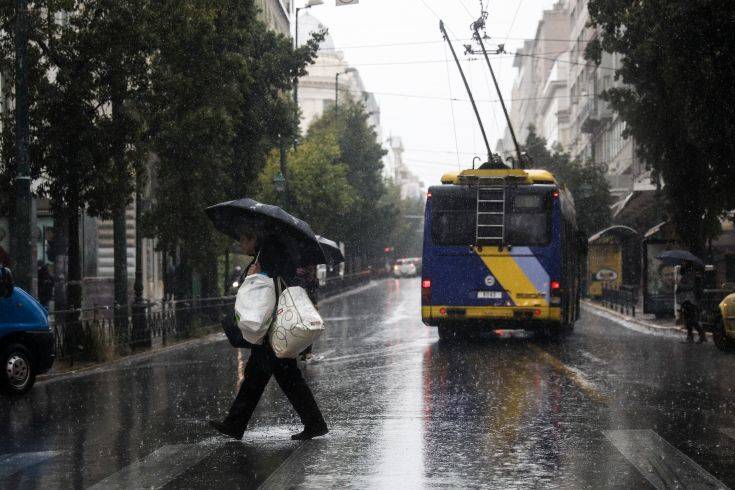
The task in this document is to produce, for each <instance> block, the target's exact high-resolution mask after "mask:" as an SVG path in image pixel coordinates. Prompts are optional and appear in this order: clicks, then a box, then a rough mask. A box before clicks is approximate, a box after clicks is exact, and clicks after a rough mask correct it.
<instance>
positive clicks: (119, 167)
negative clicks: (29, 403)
mask: <svg viewBox="0 0 735 490" xmlns="http://www.w3.org/2000/svg"><path fill="white" fill-rule="evenodd" d="M122 76H123V75H122V74H119V75H118V76H116V77H115V80H113V82H112V96H111V102H112V126H113V136H112V145H113V148H112V156H113V160H114V163H115V173H116V177H117V178H116V183H117V186H118V191H119V194H118V195H116V196H114V200H113V203H114V204H113V210H112V225H113V251H114V254H113V255H114V259H113V261H114V269H115V273H114V278H115V304H116V306H117V309H116V313H117V314H116V315H115V327H116V328H115V330H116V337H117V344H118V351H119V352H122V351H123V350H125V349H126V348H127V343H128V335H127V332H128V310H127V308H128V244H127V230H126V228H127V227H126V222H125V203H126V202H127V198H128V196H127V195H125V193H126V189H127V184H128V182H127V179H128V175H127V173H128V172H127V166H126V162H125V133H124V131H125V129H124V121H123V117H124V115H123V103H124V96H123V94H124V85H123V82H124V79H122V78H121V77H122Z"/></svg>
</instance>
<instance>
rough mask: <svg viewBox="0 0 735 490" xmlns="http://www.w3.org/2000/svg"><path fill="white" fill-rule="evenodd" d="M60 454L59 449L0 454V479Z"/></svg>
mask: <svg viewBox="0 0 735 490" xmlns="http://www.w3.org/2000/svg"><path fill="white" fill-rule="evenodd" d="M59 454H61V451H41V452H37V453H16V454H2V455H0V479H3V478H7V477H9V476H10V475H13V474H15V473H18V472H19V471H22V470H24V469H26V468H30V467H31V466H35V465H37V464H39V463H43V462H44V461H46V460H47V459H51V458H53V457H54V456H57V455H59Z"/></svg>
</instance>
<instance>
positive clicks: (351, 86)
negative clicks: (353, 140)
mask: <svg viewBox="0 0 735 490" xmlns="http://www.w3.org/2000/svg"><path fill="white" fill-rule="evenodd" d="M324 27H325V26H324V25H323V24H322V23H321V22H320V21H319V19H317V18H316V17H314V16H313V15H310V14H308V13H306V14H302V15H301V16H299V30H300V31H301V32H303V35H301V34H299V43H300V44H302V45H303V44H304V43H306V41H307V40H308V39H309V36H310V35H311V34H312V33H314V32H319V31H320V30H322V29H323V28H324ZM337 74H339V77H337ZM348 100H353V101H362V103H363V104H364V105H365V110H366V111H367V113H368V115H369V118H368V124H369V125H370V126H372V127H373V128H374V129H375V131H376V133H377V134H378V140H379V141H382V129H381V126H380V106H379V105H378V101H377V99H376V98H375V95H374V94H372V93H371V92H368V91H367V88H366V87H365V83H364V82H363V80H362V77H361V76H360V71H359V70H357V69H356V68H353V67H350V65H349V63H348V62H347V60H346V59H345V56H344V53H342V51H339V50H338V49H337V48H336V46H335V43H334V39H333V38H332V36H331V35H329V34H327V36H326V38H325V39H324V41H322V43H321V45H320V46H319V53H318V56H317V58H316V60H315V62H314V64H313V65H310V66H308V67H307V74H306V76H303V77H301V78H300V79H299V109H301V123H300V124H301V131H302V132H303V133H306V131H307V129H308V128H309V125H310V124H311V123H312V122H313V121H314V120H315V119H318V118H319V117H321V115H322V114H324V112H325V111H327V110H330V109H332V108H333V107H334V104H335V102H337V103H344V102H346V101H348Z"/></svg>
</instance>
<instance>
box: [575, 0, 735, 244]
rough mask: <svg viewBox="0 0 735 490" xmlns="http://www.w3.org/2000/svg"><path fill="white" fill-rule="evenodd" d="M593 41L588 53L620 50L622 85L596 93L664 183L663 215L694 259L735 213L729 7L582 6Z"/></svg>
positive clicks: (732, 18)
mask: <svg viewBox="0 0 735 490" xmlns="http://www.w3.org/2000/svg"><path fill="white" fill-rule="evenodd" d="M589 10H590V15H591V18H592V23H593V26H595V27H597V28H599V29H600V31H601V35H600V38H599V39H598V40H597V41H596V42H593V43H591V44H590V46H589V48H588V49H587V57H588V58H589V59H591V60H594V61H597V62H600V60H601V56H602V52H603V51H607V52H611V53H620V54H621V55H622V68H621V69H620V70H618V72H617V73H616V76H617V77H619V78H620V79H621V80H622V81H623V82H624V83H625V84H626V86H625V87H622V88H613V89H610V90H608V91H606V92H605V93H604V94H603V97H604V98H605V99H606V100H609V101H610V103H611V104H612V107H613V108H614V109H615V110H616V111H618V112H619V113H620V115H621V116H622V118H623V119H624V120H625V121H626V122H627V124H628V130H627V133H628V134H629V135H631V136H633V137H634V138H635V140H636V143H637V145H638V152H639V154H640V156H641V157H642V158H643V159H644V161H645V162H646V163H647V164H648V165H649V166H650V167H651V168H652V169H653V171H654V174H655V175H656V176H660V177H661V178H662V180H663V181H664V184H665V187H664V192H665V195H666V197H667V210H668V213H669V215H670V218H672V219H673V222H674V224H675V227H676V229H677V231H678V234H679V236H680V238H681V239H682V240H683V241H684V243H686V244H687V245H688V246H689V248H690V249H691V250H692V251H693V252H694V253H701V252H703V250H704V247H705V243H706V240H707V239H711V238H714V237H716V236H717V235H718V234H719V232H720V226H719V219H720V218H721V217H722V216H723V214H724V213H725V212H726V211H727V210H730V209H732V208H734V207H735V193H733V192H732V182H734V181H735V164H733V161H734V160H735V158H734V157H735V104H732V101H733V100H735V84H734V83H733V81H734V80H735V65H734V64H733V63H732V59H733V57H734V56H735V40H734V38H733V35H732V33H733V30H734V29H735V3H733V2H731V1H729V0H697V1H692V0H651V1H645V2H640V1H637V0H590V2H589Z"/></svg>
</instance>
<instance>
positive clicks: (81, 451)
mask: <svg viewBox="0 0 735 490" xmlns="http://www.w3.org/2000/svg"><path fill="white" fill-rule="evenodd" d="M419 302H420V299H419V282H418V280H417V279H412V280H411V279H409V280H401V281H396V280H389V281H383V282H378V283H375V284H373V285H372V287H368V288H364V289H362V290H359V291H357V292H354V293H353V294H350V295H347V296H343V297H339V298H334V299H332V300H331V301H328V302H327V303H325V304H323V306H322V313H323V315H324V316H325V318H326V319H327V320H328V331H327V333H326V334H325V335H324V336H323V337H322V338H321V339H320V340H319V342H318V344H317V346H316V351H317V352H319V353H321V354H323V355H324V356H325V357H324V359H323V360H322V361H321V362H320V363H318V364H312V365H308V366H306V367H305V368H304V369H305V374H306V377H307V379H308V382H309V383H310V385H311V386H312V389H313V390H314V392H315V395H316V398H317V401H318V403H319V404H320V406H321V407H322V410H323V412H324V414H325V417H326V419H327V422H328V424H329V425H330V428H331V432H330V434H329V435H328V436H327V437H324V438H320V439H316V440H313V441H309V442H306V443H297V442H292V441H291V440H290V439H289V435H290V434H291V433H294V432H297V431H298V430H300V427H299V425H298V423H297V422H298V421H297V418H296V415H295V414H294V413H293V411H292V410H291V408H290V405H289V404H288V402H287V400H286V399H285V397H284V396H283V394H282V393H281V392H280V391H279V389H278V386H277V385H276V383H275V382H271V384H270V385H269V386H268V388H267V390H266V394H265V396H264V398H263V400H262V401H261V404H260V406H259V408H258V411H257V412H256V415H255V417H254V419H253V421H252V422H251V428H250V430H249V431H248V432H246V435H245V437H244V438H243V441H242V442H234V441H233V442H228V441H226V440H225V439H223V438H221V437H219V436H217V435H215V434H213V433H212V432H211V431H210V430H209V429H208V428H207V426H206V424H205V422H204V420H205V419H207V418H208V417H218V416H219V417H221V416H224V414H225V412H226V410H227V408H228V407H229V404H230V402H231V400H232V398H233V397H234V394H235V392H236V390H237V386H238V382H239V377H238V372H239V370H238V368H239V367H240V366H241V365H242V364H243V363H244V362H245V360H246V359H247V355H248V352H247V351H239V352H238V351H235V350H233V349H231V348H230V347H229V345H228V344H227V343H226V341H225V340H224V336H214V337H210V338H207V339H203V340H201V341H197V342H195V343H193V344H189V345H187V346H185V347H180V348H176V349H174V350H171V351H168V352H164V353H159V354H155V355H149V356H145V357H142V358H137V359H133V360H127V361H124V362H121V363H118V364H114V365H110V366H107V367H104V368H99V369H94V370H91V371H88V372H84V373H80V374H76V375H70V376H66V377H61V378H55V379H50V380H47V381H43V382H40V383H39V384H38V385H37V386H36V387H35V388H34V390H33V391H32V392H31V393H30V394H29V395H28V396H26V397H24V398H21V399H14V400H9V399H6V398H2V399H0V428H1V430H2V432H1V433H2V435H1V436H0V488H43V489H47V488H90V487H94V488H142V487H149V488H150V487H152V488H163V487H165V488H222V489H224V488H250V487H259V486H263V487H265V488H284V487H294V486H297V487H320V488H322V487H345V486H351V487H360V488H365V487H369V488H375V487H391V488H415V487H440V486H446V487H493V488H512V487H520V488H529V487H545V488H546V487H557V488H651V487H658V488H667V487H670V488H676V487H677V486H678V488H709V487H713V488H717V487H725V486H729V487H735V392H734V391H733V389H734V388H735V376H733V373H735V355H732V354H731V355H727V354H723V353H721V352H719V351H717V350H716V349H715V348H714V346H713V345H712V344H711V343H710V344H707V345H703V346H698V345H694V346H690V345H686V344H682V343H680V342H678V341H677V340H676V339H672V338H663V337H656V336H651V335H646V334H642V333H638V332H635V331H632V330H628V329H625V328H623V327H622V326H620V325H617V324H615V323H613V322H611V321H609V320H606V319H603V318H601V317H599V316H596V315H594V314H592V313H590V312H585V313H584V314H583V317H582V320H581V321H580V322H579V323H578V324H577V328H576V331H575V333H574V334H573V335H571V336H569V337H567V338H565V339H563V340H560V341H551V340H543V339H530V340H529V339H527V340H523V339H515V338H513V339H503V340H497V339H492V338H483V339H476V340H472V341H462V342H453V343H450V344H446V345H445V344H440V343H439V342H438V339H437V334H436V331H435V330H434V329H430V328H426V327H424V326H423V325H422V324H421V321H420V317H419Z"/></svg>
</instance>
